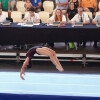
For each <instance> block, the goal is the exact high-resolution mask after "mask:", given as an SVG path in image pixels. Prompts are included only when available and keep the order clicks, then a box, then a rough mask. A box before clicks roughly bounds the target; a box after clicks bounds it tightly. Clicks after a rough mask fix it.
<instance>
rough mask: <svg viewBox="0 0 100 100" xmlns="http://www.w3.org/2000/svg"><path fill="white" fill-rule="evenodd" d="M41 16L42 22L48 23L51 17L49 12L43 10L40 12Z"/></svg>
mask: <svg viewBox="0 0 100 100" xmlns="http://www.w3.org/2000/svg"><path fill="white" fill-rule="evenodd" d="M39 16H40V19H41V21H42V23H47V19H48V18H49V12H45V11H41V12H39Z"/></svg>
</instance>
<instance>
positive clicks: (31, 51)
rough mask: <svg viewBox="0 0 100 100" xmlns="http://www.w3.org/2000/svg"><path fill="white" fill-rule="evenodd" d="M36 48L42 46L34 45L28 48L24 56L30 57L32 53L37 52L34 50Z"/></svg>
mask: <svg viewBox="0 0 100 100" xmlns="http://www.w3.org/2000/svg"><path fill="white" fill-rule="evenodd" d="M37 48H42V46H34V47H32V48H30V49H29V50H28V51H27V53H26V57H29V58H31V57H32V56H34V54H35V53H37V52H36V49H37ZM37 54H38V53H37Z"/></svg>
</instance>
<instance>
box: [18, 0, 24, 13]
mask: <svg viewBox="0 0 100 100" xmlns="http://www.w3.org/2000/svg"><path fill="white" fill-rule="evenodd" d="M24 4H25V2H24V1H17V4H16V8H17V10H18V11H20V12H22V13H24V12H25V7H24Z"/></svg>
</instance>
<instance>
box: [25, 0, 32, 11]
mask: <svg viewBox="0 0 100 100" xmlns="http://www.w3.org/2000/svg"><path fill="white" fill-rule="evenodd" d="M24 7H25V8H26V11H28V10H29V8H31V7H32V4H31V2H30V0H27V1H26V3H25V5H24Z"/></svg>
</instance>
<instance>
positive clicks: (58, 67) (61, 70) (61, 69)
mask: <svg viewBox="0 0 100 100" xmlns="http://www.w3.org/2000/svg"><path fill="white" fill-rule="evenodd" d="M56 68H57V69H58V70H59V71H60V72H63V71H64V69H63V68H62V67H61V66H57V67H56Z"/></svg>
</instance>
